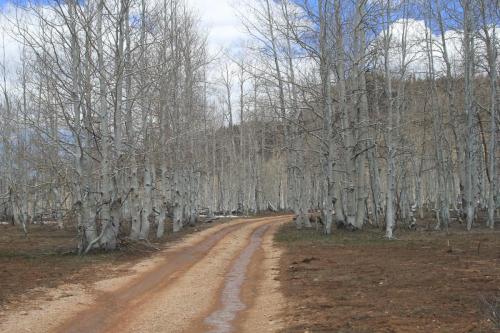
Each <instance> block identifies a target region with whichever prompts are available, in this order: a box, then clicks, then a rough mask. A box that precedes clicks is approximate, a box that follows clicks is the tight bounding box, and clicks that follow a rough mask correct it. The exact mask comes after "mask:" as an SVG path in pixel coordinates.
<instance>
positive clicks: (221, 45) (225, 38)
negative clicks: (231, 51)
mask: <svg viewBox="0 0 500 333" xmlns="http://www.w3.org/2000/svg"><path fill="white" fill-rule="evenodd" d="M188 3H189V4H190V5H191V6H192V8H194V10H195V11H196V13H197V14H198V16H199V17H200V20H201V25H202V28H203V30H205V29H206V31H208V43H209V47H210V50H211V51H212V52H218V51H220V50H221V49H227V48H231V47H236V46H237V45H238V44H240V43H241V42H242V41H243V40H244V39H245V36H246V34H245V27H244V26H243V24H242V23H241V20H240V18H239V17H238V15H239V14H238V11H237V7H238V3H239V1H238V0H188Z"/></svg>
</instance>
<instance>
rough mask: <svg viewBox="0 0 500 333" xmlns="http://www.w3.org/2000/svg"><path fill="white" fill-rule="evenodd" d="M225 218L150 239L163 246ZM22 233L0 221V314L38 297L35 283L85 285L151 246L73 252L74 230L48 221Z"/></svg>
mask: <svg viewBox="0 0 500 333" xmlns="http://www.w3.org/2000/svg"><path fill="white" fill-rule="evenodd" d="M224 222H227V219H224V220H220V221H217V222H214V223H210V224H203V223H200V224H198V225H197V226H196V227H186V228H184V229H183V230H182V231H181V232H179V233H176V234H173V233H167V235H166V236H165V237H164V238H163V239H161V240H156V239H152V240H151V242H152V243H153V244H154V245H155V246H157V247H159V248H165V247H168V246H170V245H172V242H174V241H178V240H180V239H182V238H183V237H184V236H186V235H188V234H191V233H194V232H197V231H200V230H203V229H207V228H209V227H211V226H213V225H217V224H220V223H224ZM28 231H29V232H28V235H27V236H24V234H23V232H22V231H21V230H20V228H19V227H16V226H12V225H1V226H0V313H1V312H2V310H9V309H10V310H12V309H15V308H17V307H18V306H19V305H21V304H23V303H25V301H26V300H29V299H32V298H34V297H38V296H40V290H39V289H38V288H40V287H42V288H54V287H57V286H58V285H62V284H67V283H80V284H83V285H89V284H91V283H93V282H96V281H99V280H101V279H104V278H111V277H113V276H117V275H123V274H127V269H125V270H118V271H117V270H115V269H113V268H114V267H116V266H118V265H123V264H126V266H132V265H133V264H135V263H137V262H138V261H139V260H141V259H143V258H145V257H148V256H150V255H151V254H152V253H155V252H156V251H155V250H153V249H152V248H149V247H145V246H143V245H141V244H131V243H128V244H125V243H123V244H122V245H121V248H120V250H119V251H113V252H108V253H93V254H89V255H86V256H78V255H76V254H75V249H76V231H75V230H74V228H66V229H64V230H60V229H58V228H57V227H56V226H54V225H38V224H37V225H31V226H30V227H29V230H28Z"/></svg>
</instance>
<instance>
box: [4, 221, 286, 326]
mask: <svg viewBox="0 0 500 333" xmlns="http://www.w3.org/2000/svg"><path fill="white" fill-rule="evenodd" d="M289 219H290V217H288V216H279V217H269V218H260V219H251V220H239V221H234V222H231V223H229V224H226V225H220V226H217V227H214V228H212V229H208V230H205V231H203V232H201V233H199V234H196V235H194V236H192V237H190V238H188V239H187V240H186V241H183V242H181V243H179V244H178V245H176V246H174V247H173V248H172V249H169V250H167V251H164V252H163V253H161V254H160V255H159V256H157V257H156V258H154V259H149V260H147V261H146V262H143V263H142V264H141V265H140V266H139V267H138V268H137V271H138V272H137V274H135V275H134V276H131V277H125V278H118V279H112V280H107V281H102V282H100V283H98V284H96V290H94V291H92V292H91V293H92V294H93V296H89V295H88V293H82V295H79V296H80V297H78V295H77V297H71V298H69V299H67V300H64V302H65V303H66V304H65V305H64V310H65V311H61V312H60V313H55V312H54V309H55V308H59V309H61V305H60V304H57V302H55V304H50V303H49V304H46V306H43V307H41V308H40V307H39V309H38V310H36V311H32V312H29V313H23V314H22V315H19V314H12V316H7V320H6V321H5V322H4V323H0V331H6V332H57V333H61V332H64V333H67V332H68V333H69V332H71V333H78V332H85V333H92V332H172V333H174V332H206V331H207V329H209V328H210V327H207V325H206V323H204V319H205V318H206V317H207V315H208V314H210V313H211V312H213V311H214V309H216V308H217V307H218V306H220V304H221V301H220V300H221V299H222V298H221V297H222V296H221V292H222V289H223V286H224V281H225V280H226V274H227V273H228V272H229V271H230V269H231V266H232V265H233V264H234V261H235V260H236V258H238V257H239V255H240V254H241V252H242V251H243V250H244V249H245V247H246V246H248V244H249V243H250V240H251V237H252V235H253V234H254V233H255V231H256V230H258V229H259V228H260V227H262V226H266V225H268V226H270V227H269V228H267V227H266V228H265V229H266V231H265V233H264V236H262V245H261V246H260V248H261V250H259V251H258V253H257V254H255V255H254V256H252V259H251V264H250V267H249V270H248V273H247V274H248V276H246V279H245V281H244V283H243V287H242V289H243V290H242V291H241V293H242V294H244V297H243V299H244V302H245V303H248V304H247V305H246V306H245V307H244V310H243V311H240V312H241V313H238V314H237V319H236V320H235V321H234V324H232V325H237V326H238V331H242V332H243V331H252V330H251V329H250V330H247V329H246V328H249V326H248V325H250V326H251V324H249V323H251V322H252V320H254V319H255V318H258V317H259V315H258V314H257V315H256V314H255V312H257V313H258V312H259V311H256V310H255V309H259V307H258V304H257V303H258V302H259V301H262V299H259V297H260V298H262V295H258V293H257V294H255V295H253V296H252V295H251V296H250V297H249V296H248V293H245V290H248V289H249V288H251V289H252V290H257V289H258V288H261V292H265V294H266V297H267V302H269V300H271V301H272V302H275V303H279V302H280V297H279V296H275V297H271V298H269V295H278V294H279V291H278V288H277V286H276V282H277V281H275V280H273V281H274V285H273V282H272V281H271V283H270V281H269V277H270V276H272V274H271V272H267V270H268V269H272V268H271V267H270V266H269V265H271V266H272V265H273V263H268V262H267V261H266V260H263V258H265V257H266V256H268V257H269V256H271V257H272V256H273V254H271V252H272V251H275V249H274V248H273V247H272V234H273V232H274V230H275V229H276V228H275V226H277V225H278V224H281V223H282V222H285V221H288V220H289ZM269 240H271V241H269ZM274 255H276V253H275V254H274ZM257 257H259V260H258V261H256V258H257ZM258 266H261V267H258ZM263 270H266V274H257V273H256V272H259V271H263ZM267 273H269V274H267ZM262 286H267V287H268V288H272V289H273V290H272V291H269V290H262ZM82 303H83V304H82ZM51 306H52V309H51ZM72 308H73V309H74V311H71V309H72ZM279 308H280V305H279V304H275V306H274V309H273V311H274V312H277V311H278V310H279ZM252 313H253V314H252ZM44 314H45V315H44ZM262 315H263V316H264V317H265V318H269V316H270V314H269V313H266V314H262ZM51 316H55V317H54V318H53V320H50V317H51ZM264 317H262V318H264ZM252 318H253V319H252ZM262 318H260V319H259V320H258V322H260V321H261V320H262ZM247 319H248V320H247ZM254 322H255V320H254ZM269 322H271V323H272V324H273V325H267V324H266V328H267V329H271V330H266V331H267V332H271V331H273V329H274V328H273V327H275V328H276V330H277V329H278V326H279V325H278V323H279V321H277V320H274V319H273V320H269ZM34 325H36V328H35V327H34Z"/></svg>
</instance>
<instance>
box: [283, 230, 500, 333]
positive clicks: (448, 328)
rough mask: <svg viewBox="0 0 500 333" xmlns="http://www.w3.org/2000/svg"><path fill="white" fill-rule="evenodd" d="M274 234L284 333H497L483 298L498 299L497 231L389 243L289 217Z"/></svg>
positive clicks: (405, 235)
mask: <svg viewBox="0 0 500 333" xmlns="http://www.w3.org/2000/svg"><path fill="white" fill-rule="evenodd" d="M460 228H463V227H460ZM276 240H277V241H278V242H279V243H280V244H282V246H283V248H284V250H285V254H284V255H282V258H281V272H280V280H281V286H282V291H283V294H284V296H285V298H286V299H287V307H286V313H285V318H284V320H285V322H286V328H285V329H284V330H283V332H287V333H288V332H426V333H427V332H454V333H455V332H495V328H494V326H493V323H492V321H491V320H489V317H488V314H487V312H486V311H484V307H483V305H484V304H482V301H481V298H482V297H490V296H496V297H500V233H499V232H498V231H495V232H492V231H490V230H475V231H473V232H465V231H462V230H459V229H456V230H452V231H451V234H450V235H446V234H445V233H443V232H434V231H432V232H431V231H423V230H422V231H415V232H403V231H398V240H394V241H388V240H385V239H383V238H382V232H381V231H379V230H375V229H372V230H367V231H363V232H354V233H352V232H349V231H341V230H340V231H339V230H336V231H334V235H333V236H330V237H328V236H323V235H320V234H319V233H318V232H317V231H313V230H302V231H297V230H295V228H294V227H293V225H292V224H291V223H290V224H287V225H286V226H284V227H283V228H282V229H281V230H280V231H279V233H278V234H277V236H276ZM448 244H449V246H448ZM499 299H500V298H499Z"/></svg>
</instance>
